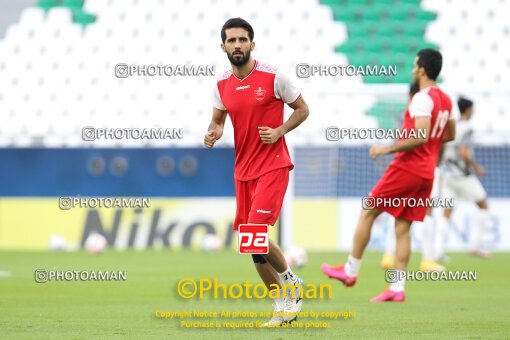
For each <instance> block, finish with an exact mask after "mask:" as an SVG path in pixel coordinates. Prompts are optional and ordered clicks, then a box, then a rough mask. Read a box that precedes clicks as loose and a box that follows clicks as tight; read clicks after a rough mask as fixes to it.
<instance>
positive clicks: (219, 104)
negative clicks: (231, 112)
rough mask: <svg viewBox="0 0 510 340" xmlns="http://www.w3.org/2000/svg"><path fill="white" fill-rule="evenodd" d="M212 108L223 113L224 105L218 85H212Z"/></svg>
mask: <svg viewBox="0 0 510 340" xmlns="http://www.w3.org/2000/svg"><path fill="white" fill-rule="evenodd" d="M213 106H214V107H215V108H217V109H218V110H222V111H225V110H226V109H225V105H223V102H222V101H221V96H220V90H219V89H218V84H214V92H213Z"/></svg>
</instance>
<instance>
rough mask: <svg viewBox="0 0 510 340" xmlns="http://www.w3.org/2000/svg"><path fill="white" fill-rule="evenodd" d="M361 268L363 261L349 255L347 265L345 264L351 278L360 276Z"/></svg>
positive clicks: (346, 271)
mask: <svg viewBox="0 0 510 340" xmlns="http://www.w3.org/2000/svg"><path fill="white" fill-rule="evenodd" d="M360 266H361V259H357V258H355V257H352V255H349V258H348V259H347V263H346V264H345V273H346V274H347V275H349V276H358V272H359V267H360Z"/></svg>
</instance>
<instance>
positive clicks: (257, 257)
mask: <svg viewBox="0 0 510 340" xmlns="http://www.w3.org/2000/svg"><path fill="white" fill-rule="evenodd" d="M251 258H252V259H253V262H254V263H260V264H264V263H266V262H267V261H266V259H265V258H264V256H262V255H260V254H253V255H252V256H251Z"/></svg>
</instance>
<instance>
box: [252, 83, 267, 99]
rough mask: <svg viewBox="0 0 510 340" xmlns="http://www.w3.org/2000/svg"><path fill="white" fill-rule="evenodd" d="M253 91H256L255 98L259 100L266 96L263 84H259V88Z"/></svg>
mask: <svg viewBox="0 0 510 340" xmlns="http://www.w3.org/2000/svg"><path fill="white" fill-rule="evenodd" d="M253 92H254V93H255V99H257V100H258V101H261V100H262V99H264V97H265V96H266V90H263V89H262V86H259V88H258V89H256V90H255V91H253Z"/></svg>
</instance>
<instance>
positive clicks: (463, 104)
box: [457, 97, 473, 114]
mask: <svg viewBox="0 0 510 340" xmlns="http://www.w3.org/2000/svg"><path fill="white" fill-rule="evenodd" d="M457 106H458V107H459V111H460V114H464V113H466V111H467V110H468V109H469V108H470V107H472V106H473V101H471V100H469V99H467V98H464V97H460V98H459V100H457Z"/></svg>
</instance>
